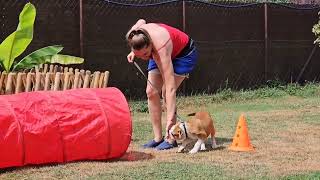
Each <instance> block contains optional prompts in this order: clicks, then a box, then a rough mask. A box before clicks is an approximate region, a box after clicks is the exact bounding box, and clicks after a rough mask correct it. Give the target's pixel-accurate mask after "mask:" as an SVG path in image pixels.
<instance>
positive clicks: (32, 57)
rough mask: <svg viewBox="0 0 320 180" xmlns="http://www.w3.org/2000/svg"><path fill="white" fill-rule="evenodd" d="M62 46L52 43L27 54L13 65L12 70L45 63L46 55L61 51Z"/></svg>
mask: <svg viewBox="0 0 320 180" xmlns="http://www.w3.org/2000/svg"><path fill="white" fill-rule="evenodd" d="M62 49H63V47H62V46H60V45H54V46H47V47H44V48H41V49H38V50H36V51H34V52H32V53H31V54H29V55H28V56H26V57H24V58H23V59H21V61H20V62H18V63H17V64H15V65H14V67H13V68H12V70H13V71H14V70H18V69H23V68H25V69H31V68H33V67H34V66H36V65H39V64H43V63H45V59H44V58H46V57H50V56H53V55H55V54H58V53H59V52H60V51H62Z"/></svg>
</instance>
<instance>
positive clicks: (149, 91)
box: [146, 86, 159, 99]
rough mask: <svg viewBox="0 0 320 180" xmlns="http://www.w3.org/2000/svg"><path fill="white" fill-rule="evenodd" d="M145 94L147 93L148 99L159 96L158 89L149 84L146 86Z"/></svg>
mask: <svg viewBox="0 0 320 180" xmlns="http://www.w3.org/2000/svg"><path fill="white" fill-rule="evenodd" d="M146 94H147V97H148V99H153V98H155V97H159V93H158V91H157V90H156V89H154V88H153V87H150V86H148V87H147V89H146Z"/></svg>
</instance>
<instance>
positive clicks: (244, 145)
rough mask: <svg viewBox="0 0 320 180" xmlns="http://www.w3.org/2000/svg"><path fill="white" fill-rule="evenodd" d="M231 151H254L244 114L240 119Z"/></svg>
mask: <svg viewBox="0 0 320 180" xmlns="http://www.w3.org/2000/svg"><path fill="white" fill-rule="evenodd" d="M229 149H230V150H233V151H252V150H254V148H253V146H252V145H251V144H250V138H249V134H248V128H247V123H246V119H245V117H244V115H243V114H242V115H241V116H240V118H239V121H238V125H237V130H236V133H235V135H234V137H233V141H232V144H231V146H230V147H229Z"/></svg>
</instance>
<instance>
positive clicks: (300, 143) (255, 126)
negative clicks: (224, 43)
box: [0, 83, 320, 180]
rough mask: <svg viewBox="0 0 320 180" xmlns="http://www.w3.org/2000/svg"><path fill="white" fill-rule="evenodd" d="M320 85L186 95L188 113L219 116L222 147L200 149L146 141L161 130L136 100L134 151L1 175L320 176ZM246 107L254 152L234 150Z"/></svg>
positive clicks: (181, 105) (299, 179)
mask: <svg viewBox="0 0 320 180" xmlns="http://www.w3.org/2000/svg"><path fill="white" fill-rule="evenodd" d="M319 92H320V86H319V84H307V85H306V86H299V85H296V84H289V85H281V84H277V83H273V84H269V85H268V86H266V87H261V88H259V89H255V90H246V91H244V90H242V91H232V90H230V89H225V90H221V91H219V92H218V93H216V94H198V95H194V96H190V97H183V96H180V97H178V98H177V100H178V114H179V116H181V117H183V118H184V119H187V118H188V117H187V114H189V113H191V112H195V111H198V110H207V111H209V112H210V114H211V115H212V116H213V117H214V119H215V126H216V131H217V134H216V139H217V142H218V144H219V145H220V146H221V148H220V149H218V150H211V151H206V152H200V153H198V154H195V155H190V154H187V153H182V154H181V153H176V152H175V150H169V151H161V152H157V151H154V150H143V149H141V148H140V146H141V145H142V144H143V143H145V142H146V141H148V140H150V139H151V138H153V134H152V127H151V123H150V120H149V115H148V107H147V103H146V100H141V101H130V102H129V105H130V108H131V111H132V118H133V137H132V142H131V145H130V147H129V149H128V154H129V155H130V153H131V158H127V157H123V158H122V159H119V160H116V161H83V162H73V163H66V164H59V165H43V166H27V167H21V168H11V169H8V170H3V171H0V179H219V180H220V179H222V180H224V179H250V180H251V179H252V180H256V179H263V180H264V179H266V180H273V179H279V180H304V179H308V180H309V179H311V180H313V179H320V156H319V149H320V144H319V137H320V133H319V127H320V93H319ZM242 113H243V114H245V116H246V120H247V124H248V129H249V135H250V140H251V143H252V144H253V145H254V147H255V148H256V151H255V152H254V153H249V152H243V153H240V152H232V151H230V150H228V146H229V145H230V144H231V142H232V138H233V135H234V133H235V129H236V125H237V122H238V118H239V116H240V114H242ZM163 118H165V114H164V116H163ZM164 122H165V121H164ZM164 122H163V123H164ZM132 159H133V160H132Z"/></svg>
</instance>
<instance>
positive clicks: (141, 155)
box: [113, 151, 154, 161]
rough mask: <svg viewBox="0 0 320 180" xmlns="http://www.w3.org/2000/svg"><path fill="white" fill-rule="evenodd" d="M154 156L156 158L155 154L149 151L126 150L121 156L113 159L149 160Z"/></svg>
mask: <svg viewBox="0 0 320 180" xmlns="http://www.w3.org/2000/svg"><path fill="white" fill-rule="evenodd" d="M153 158H154V155H152V154H149V153H145V152H139V151H129V152H126V153H125V154H124V155H123V156H122V157H121V158H119V159H114V160H113V161H143V160H149V159H153Z"/></svg>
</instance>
